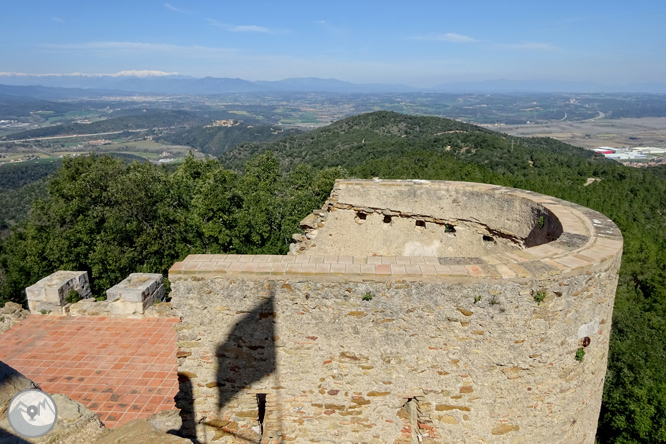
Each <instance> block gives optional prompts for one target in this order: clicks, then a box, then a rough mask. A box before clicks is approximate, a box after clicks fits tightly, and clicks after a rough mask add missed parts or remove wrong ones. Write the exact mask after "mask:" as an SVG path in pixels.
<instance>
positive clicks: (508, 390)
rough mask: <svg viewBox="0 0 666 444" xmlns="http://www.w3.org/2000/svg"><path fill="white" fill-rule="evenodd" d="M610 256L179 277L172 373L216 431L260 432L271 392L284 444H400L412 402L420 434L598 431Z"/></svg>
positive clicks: (526, 439) (534, 437) (494, 438)
mask: <svg viewBox="0 0 666 444" xmlns="http://www.w3.org/2000/svg"><path fill="white" fill-rule="evenodd" d="M618 264H619V262H617V261H616V263H615V264H614V265H613V267H612V268H611V269H609V270H607V271H604V272H601V273H591V274H583V275H579V276H575V277H570V278H554V279H547V280H544V281H541V282H539V283H533V282H524V283H516V282H502V281H498V282H484V283H463V282H460V283H458V284H453V283H451V284H449V283H446V284H445V283H439V284H437V283H420V282H387V283H384V282H347V283H341V282H333V283H331V282H329V283H325V282H317V281H315V280H307V279H304V280H301V279H286V280H270V279H264V280H230V279H223V278H216V279H209V280H205V281H196V280H183V281H178V282H175V283H174V284H173V285H174V287H173V293H172V297H173V300H172V301H173V303H174V306H175V307H176V308H177V309H178V311H179V312H180V314H181V316H182V317H183V319H184V321H183V323H182V325H180V326H179V328H180V329H181V332H180V339H179V347H180V350H181V352H180V356H181V358H180V360H179V371H181V372H187V374H188V375H189V376H190V377H191V379H192V385H193V388H194V395H195V396H194V399H195V400H196V401H195V404H196V412H197V418H196V421H197V422H201V421H202V422H203V423H210V424H212V426H213V427H206V428H205V429H207V430H208V434H209V435H212V436H218V437H221V436H224V433H223V432H224V431H223V429H221V428H219V427H226V428H227V429H228V430H229V432H230V433H229V435H227V436H229V437H231V436H233V435H234V434H238V435H240V436H243V433H242V432H243V431H245V432H246V433H245V436H247V437H249V438H251V437H255V438H256V437H257V436H258V435H254V434H253V433H252V430H251V429H252V427H256V426H257V425H258V422H257V402H256V400H255V399H253V398H254V396H252V395H253V394H254V393H266V394H269V396H270V397H271V400H273V401H274V404H275V409H276V410H275V411H273V412H270V413H271V418H270V419H271V421H270V423H269V425H270V429H269V432H270V434H269V435H268V436H269V437H271V438H278V437H279V436H282V437H284V441H285V442H289V441H294V442H319V441H321V440H322V439H323V438H329V439H332V440H333V441H330V442H374V443H403V442H404V443H410V442H412V440H411V435H412V430H411V428H410V426H409V425H407V424H409V420H410V419H411V418H409V417H407V419H408V420H407V421H405V420H404V419H405V418H404V416H405V411H404V409H403V408H402V407H403V406H404V405H405V404H406V403H407V401H409V400H410V399H415V400H416V401H417V402H418V406H419V410H420V413H419V415H418V418H415V422H416V423H417V424H418V430H416V434H417V435H420V436H421V439H422V441H418V442H426V443H427V442H432V443H463V442H497V443H504V442H506V443H536V442H544V443H545V442H549V443H578V442H593V439H594V431H595V430H596V423H597V419H598V414H599V408H600V403H601V398H600V396H599V393H600V392H601V390H602V388H603V383H604V376H605V363H606V357H607V350H608V339H609V333H610V321H611V312H612V304H613V298H612V297H609V296H608V295H609V294H612V292H613V290H614V288H615V285H616V279H617V278H616V270H617V265H618ZM536 290H539V291H545V292H546V299H545V300H544V301H543V302H541V303H540V304H537V303H536V302H535V301H534V298H533V295H534V292H535V291H536ZM366 294H370V295H372V299H371V300H366V301H364V300H363V297H364V296H365V295H366ZM366 299H367V298H366ZM475 301H477V302H475ZM257 307H259V309H258V310H257ZM263 310H265V311H263ZM248 315H249V316H248ZM188 320H191V321H189V322H188ZM267 323H271V324H273V325H272V326H266V325H264V324H267ZM587 325H591V326H590V327H586V326H587ZM581 328H582V329H583V330H585V329H587V330H589V334H590V336H589V337H590V344H589V346H587V347H586V348H585V352H586V353H585V358H584V359H583V361H582V362H578V361H576V359H575V356H576V351H577V349H578V348H579V347H580V346H581V345H582V342H581V341H582V340H583V338H582V337H579V330H581ZM587 330H585V331H586V332H587ZM269 333H270V334H272V336H269V335H268V334H269ZM271 354H274V357H271V356H270V355H271ZM271 360H274V361H275V365H274V366H273V365H268V367H267V368H265V369H264V370H265V374H260V375H249V374H251V373H252V372H254V371H255V370H257V368H258V367H259V368H261V367H262V366H265V365H266V363H267V362H270V361H271ZM248 378H249V379H248ZM255 379H256V380H255ZM247 386H251V389H252V392H253V393H248V392H246V391H245V390H244V389H245V387H247ZM248 395H249V396H248ZM220 397H223V398H224V399H229V400H231V402H229V403H228V404H226V405H224V406H223V407H222V409H221V410H219V405H218V400H219V399H220ZM203 430H204V427H201V428H200V430H199V434H200V435H203V434H204V432H203ZM201 438H203V436H201ZM210 438H211V436H209V437H208V439H210ZM481 440H483V441H481ZM221 442H225V441H224V440H222V441H221ZM229 442H231V441H229Z"/></svg>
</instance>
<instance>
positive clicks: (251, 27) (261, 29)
mask: <svg viewBox="0 0 666 444" xmlns="http://www.w3.org/2000/svg"><path fill="white" fill-rule="evenodd" d="M229 31H231V32H265V33H270V32H271V31H270V29H268V28H265V27H263V26H257V25H239V26H232V27H230V28H229Z"/></svg>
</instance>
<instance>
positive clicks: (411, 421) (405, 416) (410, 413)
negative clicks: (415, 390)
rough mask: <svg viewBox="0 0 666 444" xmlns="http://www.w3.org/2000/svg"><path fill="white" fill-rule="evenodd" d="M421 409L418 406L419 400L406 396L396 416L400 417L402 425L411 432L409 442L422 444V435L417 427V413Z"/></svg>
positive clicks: (418, 413)
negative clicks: (405, 400)
mask: <svg viewBox="0 0 666 444" xmlns="http://www.w3.org/2000/svg"><path fill="white" fill-rule="evenodd" d="M420 413H421V411H420V408H419V401H418V400H417V399H416V398H407V402H405V403H404V404H403V405H402V407H401V408H400V410H399V411H398V417H399V418H400V420H401V422H402V425H403V427H406V428H407V429H408V430H409V431H410V434H411V440H410V443H411V444H422V443H423V435H422V434H421V428H420V427H419V415H420Z"/></svg>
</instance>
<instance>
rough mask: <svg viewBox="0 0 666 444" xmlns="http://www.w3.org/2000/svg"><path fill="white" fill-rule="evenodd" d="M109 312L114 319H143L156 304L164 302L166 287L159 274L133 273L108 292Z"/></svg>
mask: <svg viewBox="0 0 666 444" xmlns="http://www.w3.org/2000/svg"><path fill="white" fill-rule="evenodd" d="M106 300H107V302H108V303H109V304H108V306H109V312H110V314H111V316H114V317H143V315H144V313H145V311H146V310H147V309H148V308H149V307H150V306H152V305H153V304H154V303H155V302H162V301H163V300H164V285H163V284H162V275H161V274H159V273H132V274H130V275H129V276H128V277H127V278H126V279H124V280H123V281H122V282H120V283H119V284H117V285H114V286H113V287H111V288H109V289H108V290H106Z"/></svg>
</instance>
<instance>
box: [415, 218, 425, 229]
mask: <svg viewBox="0 0 666 444" xmlns="http://www.w3.org/2000/svg"><path fill="white" fill-rule="evenodd" d="M416 228H417V229H421V230H422V229H424V228H425V221H424V220H417V221H416Z"/></svg>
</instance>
